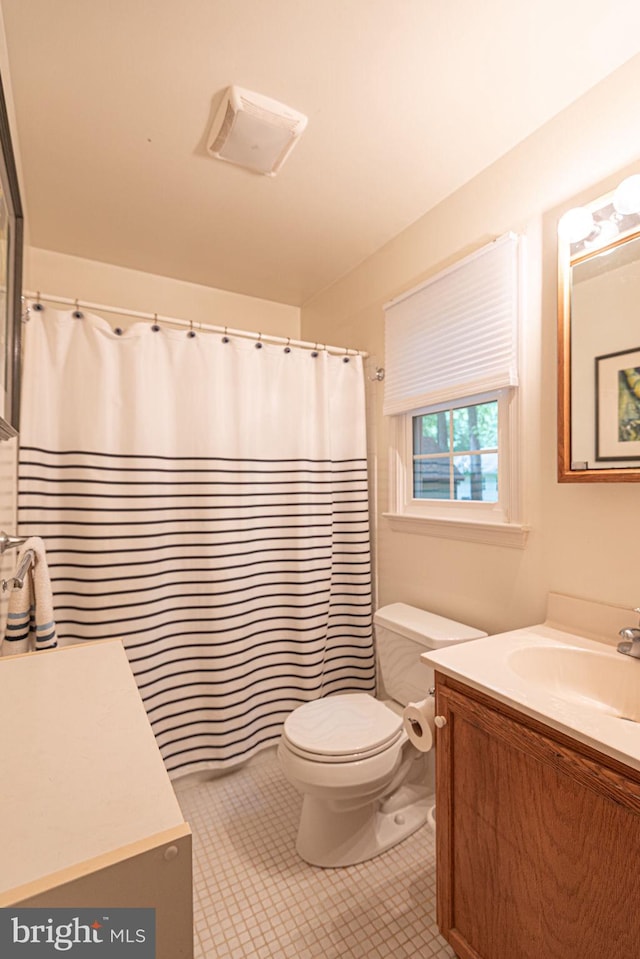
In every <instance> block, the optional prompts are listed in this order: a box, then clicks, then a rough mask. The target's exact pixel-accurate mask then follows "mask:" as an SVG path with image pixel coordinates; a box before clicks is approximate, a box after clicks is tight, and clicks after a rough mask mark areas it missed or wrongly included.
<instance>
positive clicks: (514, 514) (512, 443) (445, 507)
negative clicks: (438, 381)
mask: <svg viewBox="0 0 640 959" xmlns="http://www.w3.org/2000/svg"><path fill="white" fill-rule="evenodd" d="M518 399H519V398H518V389H517V387H505V388H502V389H498V390H491V391H488V392H486V393H477V394H473V395H471V396H464V397H459V398H458V397H457V398H456V399H452V400H450V401H448V402H441V403H437V404H431V405H429V406H426V407H421V408H419V409H415V410H409V411H407V412H406V413H400V414H397V415H395V416H390V417H389V420H388V421H389V431H390V436H389V439H390V446H389V452H390V463H389V510H388V512H386V513H384V514H383V516H385V517H386V518H387V519H388V520H389V522H390V525H391V527H392V528H394V529H399V530H403V531H406V532H420V533H432V534H433V535H437V536H441V537H445V538H452V539H466V540H472V541H473V540H475V541H478V542H486V543H497V544H499V545H505V546H514V547H520V548H522V547H524V545H525V542H526V538H527V533H528V527H526V526H524V525H523V524H522V517H521V506H520V501H521V489H520V463H519V455H518V451H519V448H520V444H519V442H518V439H519V437H518V433H519V429H518V425H519V410H518V406H519V403H518ZM491 400H497V401H498V501H497V502H486V501H482V500H476V501H473V500H438V499H432V500H430V499H421V498H420V499H417V498H415V497H414V496H413V462H414V460H413V417H414V416H420V415H423V414H424V413H435V412H439V411H442V410H450V409H458V408H460V407H466V406H473V405H475V404H477V403H482V402H488V401H491Z"/></svg>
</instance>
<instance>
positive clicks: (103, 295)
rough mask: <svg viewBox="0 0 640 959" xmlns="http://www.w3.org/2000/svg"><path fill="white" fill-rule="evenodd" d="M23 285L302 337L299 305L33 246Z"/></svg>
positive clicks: (119, 319)
mask: <svg viewBox="0 0 640 959" xmlns="http://www.w3.org/2000/svg"><path fill="white" fill-rule="evenodd" d="M23 289H24V290H27V291H30V292H37V291H40V292H41V293H43V294H44V293H49V294H54V295H57V296H66V297H77V298H78V299H79V300H80V302H82V301H83V300H84V301H89V302H91V303H101V304H104V305H107V306H115V307H123V308H125V309H129V310H136V311H140V312H151V313H158V314H160V315H162V316H170V317H176V318H177V319H182V320H192V321H193V322H194V324H197V323H209V324H212V325H214V326H228V327H229V328H230V329H239V330H250V331H253V332H261V333H264V334H271V335H273V336H290V337H291V338H292V339H299V338H300V310H299V309H298V307H295V306H287V305H286V304H283V303H274V302H272V301H271V300H260V299H257V298H255V297H252V296H243V295H241V294H239V293H229V292H227V291H226V290H218V289H214V288H212V287H208V286H200V285H198V284H196V283H185V282H184V281H182V280H175V279H172V278H171V277H167V276H157V275H155V274H152V273H143V272H140V271H139V270H129V269H125V268H124V267H120V266H113V265H111V264H109V263H99V262H96V261H95V260H85V259H83V258H81V257H77V256H68V255H66V254H64V253H56V252H53V251H51V250H41V249H38V248H37V247H33V246H31V247H28V248H27V249H26V251H25V265H24V282H23ZM96 312H99V311H96ZM104 315H105V317H106V318H107V319H109V321H110V322H112V323H114V324H116V325H119V326H123V327H125V328H126V326H127V325H130V324H131V323H132V322H135V321H134V320H132V319H131V318H130V317H127V316H124V315H122V316H118V315H114V314H109V315H107V314H104Z"/></svg>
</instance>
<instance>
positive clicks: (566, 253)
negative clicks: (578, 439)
mask: <svg viewBox="0 0 640 959" xmlns="http://www.w3.org/2000/svg"><path fill="white" fill-rule="evenodd" d="M607 200H609V201H610V195H608V196H606V197H603V198H601V199H600V200H598V201H595V202H594V203H593V204H591V205H590V207H597V206H598V204H600V206H602V205H603V204H604V203H606V202H607ZM634 240H635V241H639V240H640V228H636V229H633V230H627V231H626V232H625V233H623V234H622V235H621V236H619V237H617V238H616V239H615V240H613V241H612V242H610V243H608V244H604V245H603V246H602V247H600V248H598V249H594V250H590V251H585V250H582V251H581V252H578V253H576V252H575V251H574V252H573V253H572V250H571V247H570V245H569V243H568V241H566V240H563V238H562V236H561V234H560V233H559V235H558V482H560V483H638V482H640V465H637V461H636V462H634V464H633V465H631V466H624V465H620V463H619V461H618V465H615V466H614V465H611V466H606V465H605V466H603V467H601V468H600V467H597V468H596V467H591V468H589V467H588V465H587V461H584V462H578V463H576V462H575V461H573V459H572V431H573V421H572V333H573V336H574V337H575V330H574V331H572V322H571V321H572V277H573V269H574V267H576V266H577V265H579V264H581V263H586V262H587V261H589V260H592V259H594V258H595V257H597V256H600V255H602V254H606V253H612V252H614V251H615V250H616V249H619V248H621V247H623V246H625V245H626V244H628V243H630V242H631V241H634ZM574 321H575V316H574ZM606 323H607V318H606V317H605V318H604V319H603V324H604V326H605V327H606ZM636 340H637V342H635V341H634V343H633V346H634V347H640V324H639V325H638V329H637V337H636ZM614 349H615V348H614ZM614 349H612V350H609V351H608V352H609V354H610V355H615V353H614ZM620 352H622V351H620ZM606 358H607V357H606V356H601V357H594V359H595V360H596V361H597V360H602V359H606ZM596 365H597V364H596ZM593 375H594V384H595V368H594V374H593ZM594 402H596V403H597V399H596V397H595V385H594ZM596 409H597V407H596ZM596 429H597V412H596V415H595V417H594V424H593V430H594V436H595V431H596ZM594 442H596V443H597V439H596V440H594ZM606 459H613V458H612V457H608V458H606ZM606 459H605V458H604V457H601V462H606ZM635 459H636V458H635V457H634V460H635ZM638 460H640V457H638Z"/></svg>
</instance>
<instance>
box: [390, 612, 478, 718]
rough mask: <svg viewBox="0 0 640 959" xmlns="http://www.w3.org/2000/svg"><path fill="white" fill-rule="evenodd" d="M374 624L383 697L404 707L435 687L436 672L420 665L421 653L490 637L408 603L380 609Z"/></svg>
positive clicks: (422, 697) (470, 627) (423, 664)
mask: <svg viewBox="0 0 640 959" xmlns="http://www.w3.org/2000/svg"><path fill="white" fill-rule="evenodd" d="M373 621H374V624H375V636H376V650H377V655H378V670H379V677H380V679H381V681H382V686H383V687H384V694H385V696H387V697H388V698H390V699H393V700H395V702H397V703H399V704H400V705H401V706H406V705H407V703H410V702H415V701H416V700H419V699H424V697H425V696H426V695H427V692H428V690H429V689H430V688H431V686H433V684H434V675H433V670H432V669H431V668H430V667H429V666H427V665H426V664H425V663H422V662H421V661H420V654H421V653H422V652H424V651H425V650H426V649H442V648H443V647H445V646H451V645H453V644H454V643H465V642H468V641H469V640H470V639H481V638H482V637H483V636H486V635H487V634H486V633H483V632H482V630H480V629H474V627H473V626H465V624H464V623H458V622H456V621H455V620H453V619H446V618H445V617H444V616H437V615H436V614H435V613H429V612H427V611H426V610H424V609H417V608H416V607H415V606H408V605H406V603H392V604H391V605H389V606H383V607H381V609H379V610H378V611H377V612H376V613H375V615H374V617H373Z"/></svg>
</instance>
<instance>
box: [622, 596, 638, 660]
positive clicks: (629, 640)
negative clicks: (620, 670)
mask: <svg viewBox="0 0 640 959" xmlns="http://www.w3.org/2000/svg"><path fill="white" fill-rule="evenodd" d="M634 613H638V614H639V615H640V607H638V608H637V609H634ZM618 635H619V636H622V638H623V640H625V642H623V643H618V652H619V653H624V655H625V656H631V657H632V658H633V659H640V625H639V626H625V627H624V629H621V630H620V632H619V633H618Z"/></svg>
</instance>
